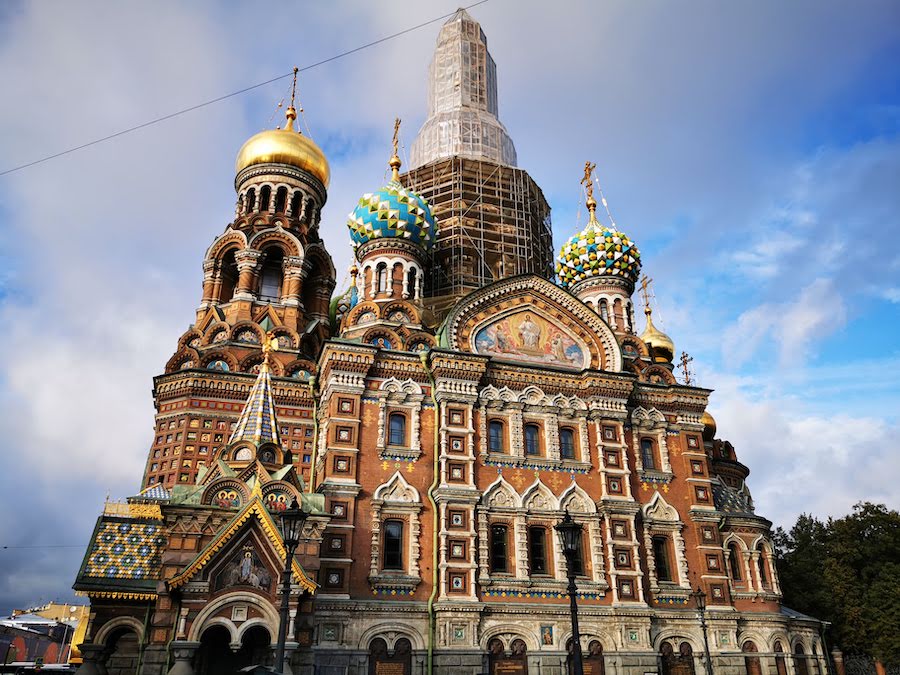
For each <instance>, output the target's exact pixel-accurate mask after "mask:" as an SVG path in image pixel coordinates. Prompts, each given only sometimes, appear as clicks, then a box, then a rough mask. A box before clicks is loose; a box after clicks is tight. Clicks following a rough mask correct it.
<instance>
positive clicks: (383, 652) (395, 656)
mask: <svg viewBox="0 0 900 675" xmlns="http://www.w3.org/2000/svg"><path fill="white" fill-rule="evenodd" d="M411 673H412V644H410V642H409V640H407V639H406V638H400V639H399V640H397V642H396V643H394V649H393V651H391V650H388V646H387V642H385V641H384V640H383V639H382V638H375V639H374V640H372V642H370V643H369V675H411Z"/></svg>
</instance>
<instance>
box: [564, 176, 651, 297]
mask: <svg viewBox="0 0 900 675" xmlns="http://www.w3.org/2000/svg"><path fill="white" fill-rule="evenodd" d="M604 203H605V202H604ZM587 207H588V211H589V212H590V221H589V222H588V224H587V227H585V228H584V230H582V231H581V232H579V233H578V234H576V235H575V236H574V237H572V238H571V239H569V241H567V242H566V243H565V244H564V245H563V247H562V249H561V250H560V252H559V257H558V258H557V264H556V273H557V274H558V275H559V279H560V281H561V282H562V285H563V286H565V287H567V288H568V287H571V286H573V285H575V284H576V283H578V282H579V281H581V280H583V279H589V278H592V277H618V278H620V279H625V280H627V281H630V282H631V283H632V284H633V283H635V281H637V278H638V276H639V275H640V272H641V252H640V251H638V248H637V246H636V245H635V244H634V242H633V241H631V240H630V239H629V238H628V236H627V235H625V234H623V233H622V232H619V231H618V230H616V229H615V227H611V226H606V225H602V224H600V222H599V221H598V220H597V215H596V213H595V212H596V210H597V202H596V201H594V197H593V194H591V191H590V190H589V196H588V200H587Z"/></svg>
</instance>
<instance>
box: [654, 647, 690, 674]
mask: <svg viewBox="0 0 900 675" xmlns="http://www.w3.org/2000/svg"><path fill="white" fill-rule="evenodd" d="M659 656H660V659H661V660H662V672H663V675H694V650H693V649H692V648H691V645H690V643H688V642H682V643H681V644H680V645H678V651H677V652H676V651H675V649H674V648H673V647H672V645H671V644H669V643H668V642H665V643H663V645H662V647H660V648H659Z"/></svg>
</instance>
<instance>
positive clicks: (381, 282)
mask: <svg viewBox="0 0 900 675" xmlns="http://www.w3.org/2000/svg"><path fill="white" fill-rule="evenodd" d="M375 274H377V275H378V292H379V293H384V292H385V291H387V289H388V271H387V264H386V263H378V267H377V268H375Z"/></svg>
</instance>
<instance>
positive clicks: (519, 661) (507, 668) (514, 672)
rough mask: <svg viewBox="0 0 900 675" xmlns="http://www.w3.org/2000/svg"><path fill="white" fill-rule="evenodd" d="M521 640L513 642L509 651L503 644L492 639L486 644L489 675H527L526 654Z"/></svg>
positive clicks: (498, 640) (496, 639)
mask: <svg viewBox="0 0 900 675" xmlns="http://www.w3.org/2000/svg"><path fill="white" fill-rule="evenodd" d="M526 652H527V647H526V645H525V642H524V641H523V640H513V641H512V643H511V644H510V645H509V651H506V650H505V649H504V648H503V642H501V641H500V639H499V638H494V639H493V640H491V641H490V642H489V643H488V664H489V668H490V670H489V672H490V674H491V675H528V654H527V653H526Z"/></svg>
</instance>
